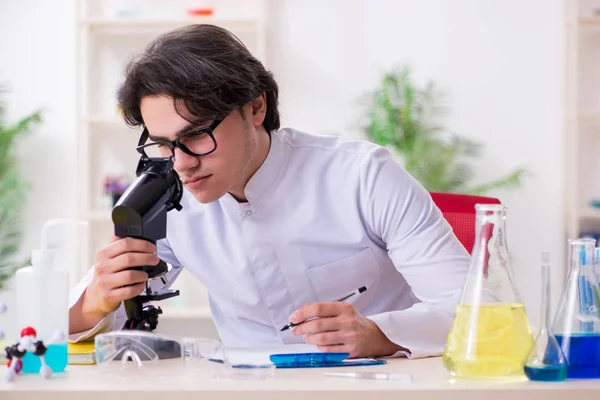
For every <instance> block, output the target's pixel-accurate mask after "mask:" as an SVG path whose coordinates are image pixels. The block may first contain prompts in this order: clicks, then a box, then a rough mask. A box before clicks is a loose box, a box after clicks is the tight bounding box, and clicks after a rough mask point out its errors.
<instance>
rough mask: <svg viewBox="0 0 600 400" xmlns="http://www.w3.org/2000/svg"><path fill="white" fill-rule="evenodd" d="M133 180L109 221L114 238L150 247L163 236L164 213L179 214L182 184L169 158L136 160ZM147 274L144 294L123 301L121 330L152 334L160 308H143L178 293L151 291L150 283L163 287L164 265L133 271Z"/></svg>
mask: <svg viewBox="0 0 600 400" xmlns="http://www.w3.org/2000/svg"><path fill="white" fill-rule="evenodd" d="M136 176H137V178H136V179H135V180H134V181H133V183H132V184H131V185H130V186H129V187H128V188H127V190H126V191H125V193H123V195H122V196H121V198H120V199H119V200H118V201H117V203H116V204H115V206H114V208H113V210H112V221H113V224H114V226H115V235H116V236H117V237H122V238H124V237H132V238H137V239H143V240H147V241H149V242H151V243H153V244H156V242H157V241H158V240H160V239H164V238H165V237H166V236H167V212H169V211H171V210H172V209H176V210H177V211H179V210H181V204H180V201H181V197H182V194H183V184H182V182H181V179H180V178H179V175H178V174H177V172H176V171H175V170H174V169H173V158H172V157H170V158H150V157H147V156H145V155H143V156H142V157H140V161H139V163H138V166H137V169H136ZM131 269H136V270H142V271H144V272H146V273H147V274H148V280H147V281H146V289H145V292H144V293H142V294H140V295H139V296H136V297H134V298H132V299H130V300H125V302H124V305H125V311H126V313H127V321H126V322H125V325H124V326H123V330H138V331H153V330H154V329H156V327H157V325H158V316H159V314H162V310H161V309H160V307H158V308H157V307H154V306H153V305H146V306H145V305H144V304H145V303H148V302H151V301H160V300H165V299H168V298H171V297H175V296H178V295H179V291H178V290H161V291H155V290H153V289H152V285H151V284H152V281H154V280H157V279H160V280H161V281H162V282H163V284H166V283H167V281H166V278H165V275H166V274H167V272H168V266H167V264H166V263H165V262H164V261H162V260H161V261H160V262H159V263H158V264H157V265H149V266H143V267H133V268H131Z"/></svg>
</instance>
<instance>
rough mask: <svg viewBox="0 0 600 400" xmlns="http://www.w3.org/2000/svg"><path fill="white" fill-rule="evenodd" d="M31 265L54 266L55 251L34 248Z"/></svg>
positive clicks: (37, 266)
mask: <svg viewBox="0 0 600 400" xmlns="http://www.w3.org/2000/svg"><path fill="white" fill-rule="evenodd" d="M31 265H32V266H33V267H34V268H52V267H53V266H54V251H53V250H48V249H34V250H32V251H31Z"/></svg>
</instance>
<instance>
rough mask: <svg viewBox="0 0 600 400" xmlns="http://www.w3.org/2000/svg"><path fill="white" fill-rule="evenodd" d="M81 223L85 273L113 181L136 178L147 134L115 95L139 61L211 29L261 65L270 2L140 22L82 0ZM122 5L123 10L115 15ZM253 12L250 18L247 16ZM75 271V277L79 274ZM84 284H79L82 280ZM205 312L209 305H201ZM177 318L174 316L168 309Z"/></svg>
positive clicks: (105, 218) (112, 4) (172, 6)
mask: <svg viewBox="0 0 600 400" xmlns="http://www.w3.org/2000/svg"><path fill="white" fill-rule="evenodd" d="M75 3H76V6H77V10H76V13H75V17H76V21H74V24H75V25H76V33H77V43H76V44H77V68H76V70H77V80H76V82H77V102H76V105H77V107H76V108H75V110H73V111H74V112H73V118H74V120H75V122H76V124H77V128H78V129H77V152H76V153H77V166H76V170H77V182H78V183H77V192H78V199H77V216H78V217H79V218H82V219H85V220H87V221H88V222H89V223H90V224H92V226H91V227H90V230H89V231H90V232H88V234H87V237H86V238H85V239H84V241H85V246H81V250H80V251H81V252H82V253H85V254H83V255H84V258H85V259H86V261H87V262H86V264H87V265H92V264H93V263H94V260H95V256H96V254H95V251H96V250H95V249H97V248H99V247H100V246H102V245H103V244H104V242H105V241H106V239H107V237H103V232H105V231H106V230H107V228H109V227H110V224H112V218H111V210H112V207H108V206H106V207H107V208H104V209H103V208H101V207H103V206H105V204H106V205H108V204H110V202H109V201H106V202H104V201H98V200H99V199H98V197H99V196H100V195H101V190H102V188H103V184H104V177H105V176H107V175H109V174H110V175H121V174H124V175H127V176H129V177H131V176H133V174H134V173H135V166H136V165H137V160H138V158H139V155H138V154H137V153H136V152H135V150H134V149H135V146H136V144H137V141H138V138H139V135H140V134H141V131H142V128H140V127H134V128H132V127H130V126H128V125H127V124H126V123H125V121H124V120H123V118H122V116H121V115H120V114H119V110H118V104H117V102H116V98H115V97H116V94H117V92H118V88H119V85H120V82H121V81H122V79H123V69H124V67H125V66H126V65H127V63H128V62H129V61H130V60H131V57H132V56H133V55H134V54H138V53H139V52H141V51H143V49H144V48H146V46H147V45H148V44H149V43H150V42H151V41H152V40H153V39H154V38H156V37H158V35H160V34H161V33H163V32H165V31H167V30H170V29H172V28H176V27H180V26H186V25H192V24H198V23H207V24H212V25H216V26H220V27H222V28H224V29H227V30H230V31H232V32H233V33H234V34H235V35H236V36H238V37H239V38H240V40H242V41H244V43H245V44H246V45H247V46H248V48H249V49H250V51H251V52H253V53H254V54H255V55H256V56H257V58H259V59H261V60H266V58H267V57H266V47H267V16H268V9H267V4H266V2H265V1H264V0H255V1H250V0H239V3H238V4H233V3H235V2H223V3H228V4H222V7H221V6H219V7H218V8H216V10H217V12H216V14H214V15H212V16H188V15H187V14H186V9H187V7H188V6H189V4H188V2H185V1H184V0H177V1H175V0H173V1H169V2H164V1H162V2H156V1H155V2H148V4H145V3H144V6H143V7H141V8H140V9H139V14H138V15H137V16H125V15H123V16H122V17H118V16H117V14H116V13H117V12H118V10H119V9H122V7H121V4H118V3H121V0H77V1H76V2H75ZM117 5H118V7H117ZM245 10H247V12H246V11H245ZM79 273H80V272H79V271H76V274H79ZM75 278H78V279H80V278H81V276H79V275H76V276H75ZM201 304H203V303H201ZM168 309H169V310H171V308H168ZM169 312H170V313H172V315H178V316H185V315H190V316H193V315H197V316H207V315H209V313H208V311H207V310H198V309H189V310H187V309H186V310H179V309H177V310H172V311H169Z"/></svg>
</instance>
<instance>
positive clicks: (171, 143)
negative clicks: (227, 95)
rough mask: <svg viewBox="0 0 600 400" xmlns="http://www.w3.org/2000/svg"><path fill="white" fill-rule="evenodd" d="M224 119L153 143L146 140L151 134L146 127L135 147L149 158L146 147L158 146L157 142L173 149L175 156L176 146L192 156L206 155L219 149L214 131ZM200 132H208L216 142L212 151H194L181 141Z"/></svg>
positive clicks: (172, 152)
mask: <svg viewBox="0 0 600 400" xmlns="http://www.w3.org/2000/svg"><path fill="white" fill-rule="evenodd" d="M224 119H225V118H218V119H215V120H214V121H213V122H212V123H211V124H210V125H209V126H204V127H202V128H196V129H192V130H191V131H189V132H188V133H186V134H185V135H183V136H181V137H178V138H177V139H175V140H171V141H169V140H165V141H161V142H152V143H146V140H148V137H149V136H150V134H149V133H148V128H146V127H144V130H143V131H142V135H141V136H140V140H139V141H138V145H137V147H136V148H135V149H136V150H137V152H138V153H140V154H141V155H142V156H144V157H147V158H149V156H148V155H147V154H146V151H145V150H144V149H145V148H146V147H150V146H156V145H157V144H161V145H163V146H167V147H168V148H169V149H171V154H172V155H173V157H175V148H176V147H177V148H179V149H181V151H183V152H184V153H185V154H188V155H190V156H192V157H202V156H206V155H208V154H210V153H212V152H214V151H215V150H216V149H217V139H215V135H214V133H213V132H214V130H215V129H216V128H217V126H219V124H220V123H221V122H223V120H224ZM198 133H206V134H208V136H210V138H211V139H212V141H213V144H214V147H213V149H212V150H211V151H208V152H205V153H194V152H193V151H191V150H190V149H188V148H187V147H186V145H185V144H182V143H181V142H180V141H181V140H183V139H185V138H186V137H190V136H192V135H197V134H198Z"/></svg>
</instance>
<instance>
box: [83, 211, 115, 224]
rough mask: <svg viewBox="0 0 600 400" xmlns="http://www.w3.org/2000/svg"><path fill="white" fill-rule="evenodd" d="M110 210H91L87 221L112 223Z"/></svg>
mask: <svg viewBox="0 0 600 400" xmlns="http://www.w3.org/2000/svg"><path fill="white" fill-rule="evenodd" d="M111 211H112V209H108V210H92V211H90V212H89V213H88V219H89V220H90V221H92V222H112V218H111V215H110V214H111Z"/></svg>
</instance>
